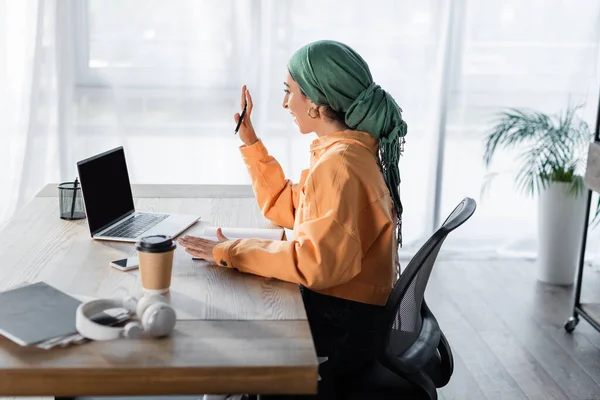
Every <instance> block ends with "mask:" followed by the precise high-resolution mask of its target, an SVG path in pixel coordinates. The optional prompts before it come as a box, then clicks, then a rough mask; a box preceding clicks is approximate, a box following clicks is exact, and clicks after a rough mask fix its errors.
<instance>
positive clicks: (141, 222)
mask: <svg viewBox="0 0 600 400" xmlns="http://www.w3.org/2000/svg"><path fill="white" fill-rule="evenodd" d="M167 217H168V215H164V214H162V215H161V214H136V215H134V216H133V218H128V219H127V220H125V221H124V222H122V223H120V224H119V225H117V226H115V227H114V228H112V229H111V230H110V231H108V232H105V233H103V234H102V236H110V237H118V238H136V237H138V236H139V235H141V234H142V233H144V232H146V231H147V230H148V229H150V228H152V227H153V226H154V225H156V224H158V223H159V222H160V221H162V220H163V219H165V218H167Z"/></svg>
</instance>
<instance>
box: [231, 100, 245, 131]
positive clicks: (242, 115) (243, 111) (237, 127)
mask: <svg viewBox="0 0 600 400" xmlns="http://www.w3.org/2000/svg"><path fill="white" fill-rule="evenodd" d="M246 107H248V102H246V103H244V109H243V110H242V114H240V119H239V121H238V123H237V126H236V127H235V132H234V135H236V134H237V133H238V130H239V129H240V126H241V125H242V121H243V120H244V116H245V115H246Z"/></svg>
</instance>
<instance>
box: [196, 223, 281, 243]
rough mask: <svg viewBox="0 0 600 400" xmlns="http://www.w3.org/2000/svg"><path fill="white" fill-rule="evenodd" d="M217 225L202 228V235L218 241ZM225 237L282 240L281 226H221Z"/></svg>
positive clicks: (232, 238)
mask: <svg viewBox="0 0 600 400" xmlns="http://www.w3.org/2000/svg"><path fill="white" fill-rule="evenodd" d="M217 229H219V227H218V226H209V227H207V228H206V229H205V230H204V234H203V235H202V237H203V238H204V239H208V240H214V241H218V239H217ZM221 230H222V231H223V235H224V236H225V237H226V238H227V239H231V240H235V239H254V238H257V239H268V240H282V237H283V228H274V229H272V228H221Z"/></svg>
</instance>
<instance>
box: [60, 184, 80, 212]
mask: <svg viewBox="0 0 600 400" xmlns="http://www.w3.org/2000/svg"><path fill="white" fill-rule="evenodd" d="M58 207H59V212H60V218H61V219H67V220H73V219H83V218H85V210H84V208H83V197H82V194H81V185H79V182H78V181H77V179H75V182H63V183H61V184H60V185H58Z"/></svg>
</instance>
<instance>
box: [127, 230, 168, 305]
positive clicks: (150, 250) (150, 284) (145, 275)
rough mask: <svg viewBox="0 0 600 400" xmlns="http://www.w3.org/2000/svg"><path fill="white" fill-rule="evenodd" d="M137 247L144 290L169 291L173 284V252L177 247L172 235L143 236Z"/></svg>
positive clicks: (151, 291)
mask: <svg viewBox="0 0 600 400" xmlns="http://www.w3.org/2000/svg"><path fill="white" fill-rule="evenodd" d="M135 247H136V249H137V251H138V258H139V260H140V267H139V268H140V276H141V278H142V288H143V289H144V292H146V293H158V294H163V293H167V292H168V291H169V288H170V286H171V274H172V272H173V254H174V252H175V247H177V245H176V244H175V242H173V240H172V239H171V237H170V236H166V235H153V236H146V237H143V238H141V239H140V240H139V241H138V242H137V243H136V245H135Z"/></svg>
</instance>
